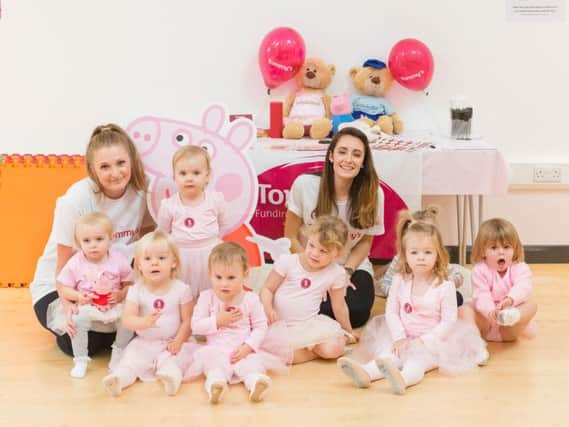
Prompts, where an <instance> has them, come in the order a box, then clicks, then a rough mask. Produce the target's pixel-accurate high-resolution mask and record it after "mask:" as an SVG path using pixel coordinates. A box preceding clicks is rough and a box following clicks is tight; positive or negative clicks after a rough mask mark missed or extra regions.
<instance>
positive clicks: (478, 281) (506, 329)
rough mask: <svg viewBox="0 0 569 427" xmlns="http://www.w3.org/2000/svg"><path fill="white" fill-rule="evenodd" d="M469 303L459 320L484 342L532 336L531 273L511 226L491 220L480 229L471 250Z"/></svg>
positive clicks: (533, 331)
mask: <svg viewBox="0 0 569 427" xmlns="http://www.w3.org/2000/svg"><path fill="white" fill-rule="evenodd" d="M472 262H473V263H474V264H475V265H474V267H473V269H472V304H471V305H469V306H464V307H461V309H460V317H461V318H463V319H466V320H469V321H471V322H473V323H475V324H476V326H478V329H480V333H481V334H482V337H484V338H485V339H486V340H487V341H514V340H516V339H517V338H519V337H520V336H524V337H527V338H532V337H533V336H534V335H535V322H534V321H533V318H534V316H535V314H536V312H537V305H536V304H535V303H534V302H533V301H530V299H529V296H530V293H531V289H532V283H531V271H530V269H529V266H528V265H527V264H526V263H525V262H524V248H523V245H522V242H521V241H520V238H519V236H518V233H517V232H516V229H515V228H514V226H513V225H512V224H511V223H510V222H509V221H506V220H505V219H501V218H494V219H490V220H488V221H485V222H484V223H482V225H481V226H480V230H479V231H478V235H477V236H476V240H475V242H474V247H473V249H472Z"/></svg>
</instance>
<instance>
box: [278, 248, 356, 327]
mask: <svg viewBox="0 0 569 427" xmlns="http://www.w3.org/2000/svg"><path fill="white" fill-rule="evenodd" d="M273 269H274V271H275V272H276V273H278V274H279V275H280V276H283V277H284V280H283V282H282V284H281V285H280V286H279V287H278V288H277V290H276V292H275V299H274V307H275V311H276V312H277V316H278V318H279V319H280V320H284V321H285V322H286V324H287V325H289V326H290V325H294V324H297V323H300V322H305V321H307V320H310V319H312V318H313V317H314V316H317V315H318V311H319V310H320V303H321V302H322V298H323V297H324V295H325V294H326V292H327V291H328V290H330V289H342V288H344V287H345V286H346V272H345V270H344V269H343V268H342V267H340V266H339V265H338V264H336V263H332V264H330V265H329V266H328V267H326V268H324V269H323V270H319V271H306V270H305V269H304V268H303V267H302V265H301V264H300V259H299V256H298V254H292V255H281V257H280V258H279V259H278V260H277V261H276V262H275V265H274V266H273Z"/></svg>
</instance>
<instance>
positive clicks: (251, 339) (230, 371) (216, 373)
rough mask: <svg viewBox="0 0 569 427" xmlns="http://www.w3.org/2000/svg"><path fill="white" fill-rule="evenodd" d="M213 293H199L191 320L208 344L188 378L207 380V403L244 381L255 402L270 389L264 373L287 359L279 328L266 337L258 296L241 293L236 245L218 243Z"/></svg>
mask: <svg viewBox="0 0 569 427" xmlns="http://www.w3.org/2000/svg"><path fill="white" fill-rule="evenodd" d="M209 271H210V277H211V282H212V289H209V290H205V291H202V293H201V294H200V296H199V299H198V302H197V304H196V306H195V309H194V314H193V316H192V330H193V332H194V333H195V334H198V335H205V337H206V339H207V344H206V345H205V346H202V347H201V348H200V349H198V350H196V351H195V353H194V354H193V361H192V364H191V365H190V367H189V369H188V371H187V372H186V374H185V377H186V378H189V379H192V378H196V377H198V376H199V375H201V374H204V375H205V377H206V380H205V389H206V392H207V393H208V396H209V401H210V402H211V403H219V402H220V401H221V399H222V397H223V395H224V393H225V391H226V389H227V383H228V382H230V383H238V382H243V383H244V384H245V387H246V388H247V390H249V398H250V400H251V401H253V402H259V401H261V400H263V398H264V397H265V394H266V392H267V390H268V388H269V386H270V385H271V379H270V378H269V377H268V376H267V375H266V372H267V371H283V370H286V369H287V364H288V362H289V361H290V358H291V354H290V353H291V352H290V349H289V348H288V346H287V345H286V339H285V337H284V336H283V334H285V333H286V331H285V330H284V328H283V329H279V327H278V325H277V326H275V327H274V328H271V329H272V330H271V331H270V333H269V334H267V329H268V326H267V318H266V317H265V312H264V311H263V306H262V305H261V302H260V300H259V297H258V296H257V294H255V293H253V292H247V291H245V290H244V289H243V287H244V285H245V279H246V277H247V275H248V271H249V267H248V261H247V253H246V252H245V249H243V248H242V247H241V246H240V245H238V244H237V243H233V242H226V243H221V244H219V245H217V246H216V247H215V248H214V249H213V250H212V252H211V254H210V256H209Z"/></svg>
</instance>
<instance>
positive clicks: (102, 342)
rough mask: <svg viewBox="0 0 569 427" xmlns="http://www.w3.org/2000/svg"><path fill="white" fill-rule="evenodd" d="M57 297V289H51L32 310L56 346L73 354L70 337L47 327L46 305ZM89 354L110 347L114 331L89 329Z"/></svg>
mask: <svg viewBox="0 0 569 427" xmlns="http://www.w3.org/2000/svg"><path fill="white" fill-rule="evenodd" d="M57 298H58V295H57V291H53V292H51V293H49V294H47V295H46V296H45V297H43V298H42V299H40V300H39V301H38V302H36V303H35V305H34V311H35V313H36V316H37V318H38V320H39V322H40V323H41V325H42V326H43V327H44V328H45V329H47V330H48V331H49V332H51V333H52V334H53V335H55V338H56V342H57V346H58V347H59V348H60V349H61V351H63V352H64V353H65V354H67V355H69V356H73V348H72V347H71V338H70V337H69V335H67V334H65V335H58V334H56V333H55V332H53V331H52V330H51V329H49V328H48V327H47V307H48V306H49V305H50V304H51V303H52V302H53V301H55V300H56V299H57ZM88 336H89V345H88V352H89V356H93V355H94V354H96V353H98V352H99V351H101V350H104V349H109V348H111V345H112V344H113V342H114V341H115V332H111V333H103V332H94V331H89V335H88Z"/></svg>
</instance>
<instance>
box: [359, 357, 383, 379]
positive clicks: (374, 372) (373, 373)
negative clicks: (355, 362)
mask: <svg viewBox="0 0 569 427" xmlns="http://www.w3.org/2000/svg"><path fill="white" fill-rule="evenodd" d="M361 366H362V368H363V369H364V371H366V372H367V374H368V375H369V379H370V380H372V381H375V380H378V379H380V378H383V374H382V373H381V371H380V370H379V368H378V367H377V364H376V363H375V360H372V361H371V362H368V363H366V364H362V365H361Z"/></svg>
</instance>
